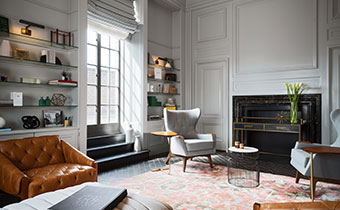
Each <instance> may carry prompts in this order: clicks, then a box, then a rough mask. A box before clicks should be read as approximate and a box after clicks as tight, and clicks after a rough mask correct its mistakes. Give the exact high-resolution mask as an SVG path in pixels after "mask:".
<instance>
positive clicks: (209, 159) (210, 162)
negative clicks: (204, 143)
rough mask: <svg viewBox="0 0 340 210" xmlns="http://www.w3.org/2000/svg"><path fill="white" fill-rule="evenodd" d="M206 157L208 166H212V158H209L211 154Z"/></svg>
mask: <svg viewBox="0 0 340 210" xmlns="http://www.w3.org/2000/svg"><path fill="white" fill-rule="evenodd" d="M207 158H208V161H209V165H210V168H212V167H213V164H212V160H211V155H208V156H207Z"/></svg>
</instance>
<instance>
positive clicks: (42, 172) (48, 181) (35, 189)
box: [24, 163, 97, 198]
mask: <svg viewBox="0 0 340 210" xmlns="http://www.w3.org/2000/svg"><path fill="white" fill-rule="evenodd" d="M24 173H25V174H26V175H27V176H28V177H30V178H31V182H30V184H29V186H28V197H29V198H31V197H34V196H35V195H38V194H41V193H44V192H49V191H53V190H55V189H61V188H65V187H69V186H73V185H78V184H81V183H84V182H89V181H96V175H95V174H96V173H97V172H96V169H95V168H93V167H91V166H84V165H79V164H72V163H62V164H55V165H48V166H44V167H41V168H34V169H31V170H28V171H24Z"/></svg>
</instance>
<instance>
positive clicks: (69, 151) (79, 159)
mask: <svg viewBox="0 0 340 210" xmlns="http://www.w3.org/2000/svg"><path fill="white" fill-rule="evenodd" d="M61 145H62V148H63V153H64V158H65V161H66V163H77V164H81V165H87V166H92V167H94V168H97V163H95V162H94V160H93V159H92V158H89V157H87V156H86V155H84V154H83V153H81V152H80V151H78V150H77V149H75V148H74V147H72V146H71V145H70V144H68V143H67V142H65V141H63V140H61Z"/></svg>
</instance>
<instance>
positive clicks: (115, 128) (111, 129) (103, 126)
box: [86, 30, 122, 137]
mask: <svg viewBox="0 0 340 210" xmlns="http://www.w3.org/2000/svg"><path fill="white" fill-rule="evenodd" d="M93 31H94V32H95V33H96V35H97V36H96V44H92V43H90V42H89V40H87V42H86V46H87V47H88V46H94V47H96V48H97V62H96V64H89V63H88V59H87V61H86V66H87V68H86V70H87V69H88V66H91V67H95V68H96V71H97V74H96V81H97V84H88V83H87V84H86V87H87V88H88V87H89V86H92V87H96V88H97V91H96V93H97V100H96V104H95V105H92V104H88V103H87V104H86V107H91V106H92V107H96V114H97V118H96V121H97V122H96V124H90V125H88V124H87V123H86V124H87V132H88V137H91V136H100V135H108V134H114V133H120V108H121V107H120V106H121V104H120V102H121V98H120V95H121V94H120V93H121V92H120V91H121V87H120V86H121V79H120V75H121V71H120V70H121V46H122V43H121V40H117V41H118V49H114V48H111V36H109V37H110V42H109V47H106V46H102V44H101V41H102V38H101V36H102V35H101V34H102V33H101V32H100V31H97V30H93ZM102 49H106V50H108V51H109V58H108V59H109V62H111V54H110V53H111V51H114V52H116V53H118V68H114V67H111V64H110V63H109V66H102V63H101V51H102ZM102 68H106V69H108V72H109V78H108V80H109V82H108V85H102V74H101V73H102V71H101V70H102ZM111 71H112V72H113V71H117V73H118V86H114V85H111V84H110V81H111V78H110V77H111V75H110V74H111ZM87 72H88V70H87ZM103 87H107V88H109V97H110V95H111V93H110V89H111V88H117V90H118V103H117V104H110V98H109V103H108V104H102V101H101V99H102V96H101V94H102V88H103ZM103 106H107V107H108V110H109V123H102V119H101V112H102V111H101V107H103ZM111 107H117V114H118V116H117V118H118V122H114V123H110V108H111Z"/></svg>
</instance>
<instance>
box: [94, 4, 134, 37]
mask: <svg viewBox="0 0 340 210" xmlns="http://www.w3.org/2000/svg"><path fill="white" fill-rule="evenodd" d="M88 19H89V23H90V24H91V25H92V26H96V27H99V28H103V29H104V28H105V29H106V30H109V31H110V32H111V34H112V35H114V36H117V37H118V38H121V39H124V38H127V37H128V35H129V34H134V33H135V32H136V31H137V26H138V23H137V21H136V18H135V9H134V4H133V0H88Z"/></svg>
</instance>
